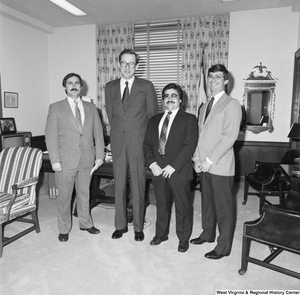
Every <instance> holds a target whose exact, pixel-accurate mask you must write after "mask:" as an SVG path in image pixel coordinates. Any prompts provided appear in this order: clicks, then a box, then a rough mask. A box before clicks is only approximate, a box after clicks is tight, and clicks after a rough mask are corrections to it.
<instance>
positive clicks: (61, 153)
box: [46, 98, 104, 169]
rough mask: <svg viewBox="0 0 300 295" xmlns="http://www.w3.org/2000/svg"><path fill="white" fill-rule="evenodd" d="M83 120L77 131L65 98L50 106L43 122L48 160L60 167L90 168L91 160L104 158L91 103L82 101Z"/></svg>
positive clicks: (96, 118)
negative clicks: (79, 165) (80, 164)
mask: <svg viewBox="0 0 300 295" xmlns="http://www.w3.org/2000/svg"><path fill="white" fill-rule="evenodd" d="M82 104H83V109H84V113H85V120H84V124H83V128H82V134H80V132H79V130H78V128H77V124H76V119H75V117H74V115H73V113H72V110H71V107H70V105H69V103H68V100H67V98H66V99H64V100H61V101H58V102H55V103H53V104H51V105H50V107H49V112H48V117H47V123H46V144H47V150H48V152H49V157H50V161H51V163H52V164H53V163H58V162H60V163H61V165H62V168H63V169H64V168H69V169H72V168H76V167H77V166H78V164H79V162H81V163H82V164H83V167H86V168H89V167H93V166H94V164H95V159H104V140H103V130H102V125H101V121H100V117H99V114H98V111H97V108H96V106H95V105H93V104H92V103H89V102H85V101H83V102H82Z"/></svg>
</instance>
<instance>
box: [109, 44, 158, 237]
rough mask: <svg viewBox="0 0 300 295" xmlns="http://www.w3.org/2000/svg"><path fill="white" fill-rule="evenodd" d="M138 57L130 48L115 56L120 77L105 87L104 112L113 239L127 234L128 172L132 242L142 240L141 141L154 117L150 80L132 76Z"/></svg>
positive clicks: (142, 167) (143, 174) (142, 173)
mask: <svg viewBox="0 0 300 295" xmlns="http://www.w3.org/2000/svg"><path fill="white" fill-rule="evenodd" d="M138 62H139V58H138V55H137V54H136V53H135V52H134V51H133V50H131V49H125V50H123V51H122V52H121V53H120V55H119V67H120V71H121V75H122V78H121V79H116V80H113V81H111V82H108V83H107V84H106V86H105V103H106V112H107V116H108V119H109V122H110V125H111V131H110V140H111V149H112V157H113V170H114V179H115V227H116V230H115V232H114V233H113V235H112V238H113V239H119V238H121V237H122V236H123V233H126V232H127V231H128V227H127V217H126V181H127V173H128V169H129V173H130V191H131V196H132V207H133V227H134V239H135V240H136V241H143V240H144V233H143V229H144V198H145V183H146V174H145V159H144V153H143V141H144V137H145V133H146V129H147V123H148V120H149V119H150V117H152V116H153V115H155V114H157V112H158V105H157V97H156V92H155V90H154V87H153V84H152V83H151V82H150V81H147V80H144V79H139V78H137V77H135V75H134V74H135V70H136V68H137V66H138Z"/></svg>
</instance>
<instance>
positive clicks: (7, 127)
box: [0, 118, 17, 134]
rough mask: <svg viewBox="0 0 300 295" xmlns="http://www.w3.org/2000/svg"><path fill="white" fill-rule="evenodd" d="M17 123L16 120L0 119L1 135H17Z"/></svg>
mask: <svg viewBox="0 0 300 295" xmlns="http://www.w3.org/2000/svg"><path fill="white" fill-rule="evenodd" d="M16 132H17V128H16V123H15V119H14V118H0V134H10V133H16Z"/></svg>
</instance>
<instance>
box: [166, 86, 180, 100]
mask: <svg viewBox="0 0 300 295" xmlns="http://www.w3.org/2000/svg"><path fill="white" fill-rule="evenodd" d="M169 89H174V90H176V91H177V93H178V95H179V99H180V100H182V99H183V91H182V89H181V87H180V86H179V85H178V84H176V83H170V84H168V85H166V86H165V87H164V89H163V91H162V98H163V99H164V94H165V92H166V91H167V90H169Z"/></svg>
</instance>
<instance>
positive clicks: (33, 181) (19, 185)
mask: <svg viewBox="0 0 300 295" xmlns="http://www.w3.org/2000/svg"><path fill="white" fill-rule="evenodd" d="M38 181H39V177H38V176H35V177H32V178H28V179H25V180H21V181H19V182H17V183H14V184H13V185H12V198H11V200H10V201H9V204H8V206H7V216H10V211H11V207H12V205H13V204H14V202H15V199H16V197H17V196H18V193H17V191H18V190H19V189H21V188H24V187H28V186H32V185H36V184H37V183H38Z"/></svg>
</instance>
